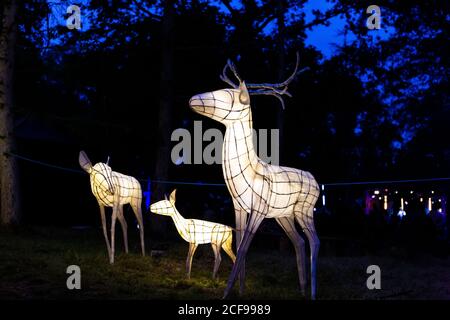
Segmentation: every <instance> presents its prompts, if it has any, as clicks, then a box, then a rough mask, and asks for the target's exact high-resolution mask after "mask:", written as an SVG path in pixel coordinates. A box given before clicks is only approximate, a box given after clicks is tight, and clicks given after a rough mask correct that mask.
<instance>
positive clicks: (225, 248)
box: [222, 233, 236, 263]
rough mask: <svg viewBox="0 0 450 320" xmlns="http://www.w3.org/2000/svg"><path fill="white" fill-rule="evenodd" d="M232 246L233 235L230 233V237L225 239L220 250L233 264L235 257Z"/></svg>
mask: <svg viewBox="0 0 450 320" xmlns="http://www.w3.org/2000/svg"><path fill="white" fill-rule="evenodd" d="M232 244H233V234H232V233H231V234H230V236H229V237H228V238H227V240H226V241H225V242H224V243H223V244H222V249H223V251H225V252H226V254H227V255H228V256H229V257H230V258H231V260H232V261H233V263H235V262H236V256H235V255H234V252H233V246H232Z"/></svg>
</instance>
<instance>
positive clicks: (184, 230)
mask: <svg viewBox="0 0 450 320" xmlns="http://www.w3.org/2000/svg"><path fill="white" fill-rule="evenodd" d="M171 217H172V220H173V222H174V223H175V227H176V228H177V230H178V233H179V234H180V235H181V237H182V238H183V239H184V240H186V241H189V232H188V224H187V221H186V219H185V218H183V216H182V215H181V214H180V213H179V212H178V210H177V209H175V213H174V214H173V215H172V216H171Z"/></svg>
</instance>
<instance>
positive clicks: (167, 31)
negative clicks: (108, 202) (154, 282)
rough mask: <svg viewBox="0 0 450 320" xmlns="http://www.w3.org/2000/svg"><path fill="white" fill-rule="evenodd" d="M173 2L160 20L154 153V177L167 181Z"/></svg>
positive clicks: (159, 226) (158, 194)
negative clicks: (156, 134) (158, 85)
mask: <svg viewBox="0 0 450 320" xmlns="http://www.w3.org/2000/svg"><path fill="white" fill-rule="evenodd" d="M174 6H175V1H174V0H168V1H166V3H165V5H164V16H163V20H162V33H161V36H162V44H161V74H160V92H161V94H160V100H159V116H158V119H159V121H158V152H157V153H156V164H155V175H154V176H155V177H156V178H157V179H160V180H167V178H168V176H169V162H170V135H171V117H172V109H173V101H174V100H173V86H174V84H173V62H174V61H173V55H174V48H173V47H174V45H173V30H174V15H175V12H174V11H175V7H174ZM165 192H166V186H165V184H162V183H158V184H156V197H157V199H161V197H162V196H163V195H164V193H165ZM158 221H161V223H160V224H156V225H155V224H153V226H154V227H153V229H156V230H154V231H156V232H158V231H163V230H158V229H163V228H164V225H163V224H162V223H163V222H162V221H163V220H158Z"/></svg>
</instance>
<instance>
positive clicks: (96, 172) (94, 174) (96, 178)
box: [78, 151, 115, 195]
mask: <svg viewBox="0 0 450 320" xmlns="http://www.w3.org/2000/svg"><path fill="white" fill-rule="evenodd" d="M78 162H79V163H80V166H81V168H83V169H84V171H86V172H87V173H89V176H90V178H91V184H92V185H94V186H95V187H96V188H98V189H100V190H102V191H104V192H106V193H107V194H110V195H113V194H114V191H115V188H114V183H113V178H112V169H111V167H110V166H108V165H107V164H106V163H102V162H99V163H96V164H95V165H94V166H92V163H91V161H90V160H89V158H88V156H87V154H86V153H85V152H84V151H80V155H79V157H78Z"/></svg>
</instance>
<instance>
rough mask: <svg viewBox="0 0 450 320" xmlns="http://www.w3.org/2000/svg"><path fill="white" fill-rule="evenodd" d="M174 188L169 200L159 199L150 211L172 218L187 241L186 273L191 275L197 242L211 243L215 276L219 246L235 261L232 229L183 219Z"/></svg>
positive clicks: (214, 276) (219, 258) (214, 274)
mask: <svg viewBox="0 0 450 320" xmlns="http://www.w3.org/2000/svg"><path fill="white" fill-rule="evenodd" d="M176 191H177V190H176V189H175V190H173V191H172V193H171V194H170V197H169V200H167V198H166V200H161V201H158V202H156V203H154V204H152V205H151V206H150V211H151V212H153V213H156V214H160V215H164V216H169V217H171V218H172V219H173V222H174V223H175V227H176V228H177V230H178V233H179V234H180V236H181V237H182V238H183V239H184V240H185V241H187V242H188V243H189V253H188V256H187V260H186V275H187V278H188V279H189V278H190V277H191V267H192V258H193V257H194V253H195V250H196V249H197V247H198V245H199V244H207V243H211V245H212V248H213V251H214V257H215V260H214V271H213V278H216V276H217V271H218V270H219V266H220V262H221V261H222V257H221V255H220V248H222V249H223V250H224V251H225V252H226V253H227V254H228V256H229V257H230V258H231V260H233V263H234V262H235V261H236V256H235V255H234V253H233V249H232V243H233V229H232V228H231V227H229V226H225V225H223V224H219V223H214V222H209V221H204V220H197V219H185V218H183V216H182V215H181V214H180V213H179V212H178V210H177V208H175V200H176V198H175V197H176Z"/></svg>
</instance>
